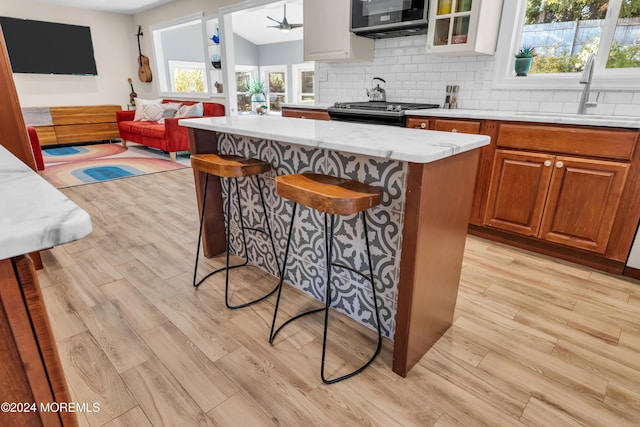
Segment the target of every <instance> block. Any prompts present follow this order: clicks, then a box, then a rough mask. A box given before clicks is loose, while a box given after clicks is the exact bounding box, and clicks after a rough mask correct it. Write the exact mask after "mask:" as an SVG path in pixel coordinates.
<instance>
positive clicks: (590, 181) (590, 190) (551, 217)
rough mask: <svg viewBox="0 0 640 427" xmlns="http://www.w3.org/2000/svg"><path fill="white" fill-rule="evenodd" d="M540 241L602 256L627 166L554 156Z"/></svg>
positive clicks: (624, 181) (618, 203)
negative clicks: (584, 250)
mask: <svg viewBox="0 0 640 427" xmlns="http://www.w3.org/2000/svg"><path fill="white" fill-rule="evenodd" d="M553 166H554V167H553V170H554V172H553V177H552V179H551V185H550V187H549V194H548V197H547V203H546V208H545V212H544V215H543V218H542V225H541V228H540V238H542V239H544V240H548V241H551V242H556V243H561V244H563V245H567V246H572V247H575V248H580V249H586V250H589V251H593V252H597V253H600V254H602V253H604V252H605V251H606V249H607V244H608V242H609V236H610V234H611V230H612V228H613V223H614V220H615V218H616V213H617V211H618V206H619V205H620V199H621V196H622V191H623V189H624V186H625V183H626V180H627V174H628V171H629V165H628V164H625V163H617V162H609V161H603V160H591V159H576V158H572V157H562V156H557V157H556V159H555V163H554V165H553Z"/></svg>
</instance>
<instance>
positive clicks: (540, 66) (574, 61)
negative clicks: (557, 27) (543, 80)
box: [525, 0, 640, 74]
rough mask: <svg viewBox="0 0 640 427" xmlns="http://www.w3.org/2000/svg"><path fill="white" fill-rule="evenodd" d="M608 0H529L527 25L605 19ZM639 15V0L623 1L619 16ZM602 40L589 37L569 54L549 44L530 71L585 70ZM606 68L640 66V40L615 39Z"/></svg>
mask: <svg viewBox="0 0 640 427" xmlns="http://www.w3.org/2000/svg"><path fill="white" fill-rule="evenodd" d="M608 6H609V1H608V0H529V1H528V2H527V10H526V14H525V25H535V24H552V23H558V22H572V21H578V20H597V19H600V20H602V19H605V17H606V15H607V9H608ZM638 17H640V0H623V2H622V8H621V10H620V14H619V16H618V23H619V24H618V25H621V20H624V19H627V18H638ZM598 44H599V40H597V39H596V40H589V41H588V42H586V43H584V44H583V45H582V47H581V49H580V51H578V52H577V53H574V54H570V53H568V52H566V51H565V50H562V49H560V47H559V46H558V45H555V46H552V47H550V48H549V47H546V48H545V49H544V50H543V52H541V53H540V54H539V55H538V56H537V57H536V59H535V60H534V61H533V64H532V66H531V70H530V73H531V74H543V73H575V72H580V71H582V69H583V66H584V61H585V59H586V57H587V56H588V55H589V54H590V53H596V52H597V51H598ZM606 67H607V68H640V43H638V42H634V43H633V44H621V43H619V42H617V41H615V40H614V42H613V44H612V46H611V51H610V54H609V58H608V60H607V65H606Z"/></svg>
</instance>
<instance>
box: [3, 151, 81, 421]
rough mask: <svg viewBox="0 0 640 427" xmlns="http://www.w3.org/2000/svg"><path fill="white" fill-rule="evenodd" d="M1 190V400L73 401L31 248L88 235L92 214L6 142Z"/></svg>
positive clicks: (8, 415)
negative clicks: (47, 180)
mask: <svg viewBox="0 0 640 427" xmlns="http://www.w3.org/2000/svg"><path fill="white" fill-rule="evenodd" d="M0 198H1V199H2V203H0V346H1V348H2V355H1V356H0V366H2V368H1V369H0V370H1V371H2V373H1V374H0V377H1V378H2V380H3V387H2V388H1V389H0V401H3V402H20V403H19V404H25V405H26V404H27V403H34V404H36V403H37V404H38V405H39V404H46V403H51V402H69V401H70V400H71V395H70V394H69V392H68V390H67V386H66V381H65V378H64V375H63V373H62V367H61V365H60V359H59V356H58V352H57V349H56V346H55V341H54V337H53V334H52V332H51V327H50V325H49V320H48V317H47V312H46V309H45V307H44V302H43V300H42V295H41V293H40V285H39V283H38V276H37V274H36V272H35V269H34V266H33V263H32V261H31V259H30V257H29V256H28V255H26V254H28V253H30V252H35V251H39V250H42V249H48V248H51V247H53V246H55V245H60V244H62V243H67V242H70V241H73V240H77V239H80V238H82V237H84V236H86V235H87V234H89V233H90V232H91V230H92V226H91V219H90V218H89V215H88V214H87V213H86V212H85V211H83V210H82V209H80V208H79V207H78V206H77V205H76V204H75V203H73V202H72V201H71V200H69V199H68V198H67V197H66V196H65V195H64V194H62V193H61V192H59V191H58V190H56V189H55V188H54V187H52V186H51V184H49V183H48V182H46V181H45V180H44V179H43V178H42V177H41V176H40V175H38V174H37V173H35V172H34V171H33V170H31V169H30V168H29V167H28V166H27V165H25V164H24V163H22V162H21V161H20V160H18V159H17V158H16V157H15V156H14V155H13V154H11V153H10V152H9V151H8V150H7V149H6V148H4V147H2V146H0ZM25 407H26V406H25ZM0 425H48V426H49V425H51V426H55V425H65V426H75V425H77V420H76V418H75V414H73V413H72V412H53V411H52V412H46V411H45V412H32V411H17V412H8V411H3V413H0Z"/></svg>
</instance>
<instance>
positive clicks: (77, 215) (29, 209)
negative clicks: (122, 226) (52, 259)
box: [0, 146, 92, 260]
mask: <svg viewBox="0 0 640 427" xmlns="http://www.w3.org/2000/svg"><path fill="white" fill-rule="evenodd" d="M0 199H1V200H2V203H1V204H0V260H1V259H7V258H12V257H14V256H18V255H23V254H27V253H30V252H35V251H39V250H42V249H47V248H50V247H53V246H55V245H59V244H62V243H67V242H71V241H73V240H77V239H80V238H82V237H84V236H86V235H87V234H89V233H90V232H91V231H92V225H91V218H90V217H89V214H87V213H86V212H85V211H84V210H82V209H80V208H79V207H78V206H77V205H76V204H75V203H73V202H72V201H71V200H70V199H69V198H67V197H66V196H65V195H64V194H62V193H61V192H60V191H58V190H57V189H55V188H54V187H53V186H51V184H49V183H48V182H47V181H45V180H44V178H42V177H41V176H40V175H38V174H37V173H35V172H34V171H33V170H31V169H30V168H29V167H28V166H27V165H25V164H24V163H22V162H21V161H20V160H18V158H16V157H15V156H14V155H13V154H11V153H10V152H9V151H8V150H7V149H6V148H4V147H2V146H0Z"/></svg>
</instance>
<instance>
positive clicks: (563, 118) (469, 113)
mask: <svg viewBox="0 0 640 427" xmlns="http://www.w3.org/2000/svg"><path fill="white" fill-rule="evenodd" d="M284 106H286V107H290V108H305V109H312V110H326V109H327V108H329V107H331V106H333V104H328V103H318V104H284ZM405 114H406V115H407V116H433V117H443V118H452V119H455V118H464V119H480V120H481V119H485V120H510V121H516V122H535V123H555V124H570V125H585V126H604V127H618V128H630V129H640V117H639V116H612V115H600V114H573V113H545V112H535V111H500V110H468V109H454V110H449V109H444V108H433V109H426V110H407V111H406V112H405Z"/></svg>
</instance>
